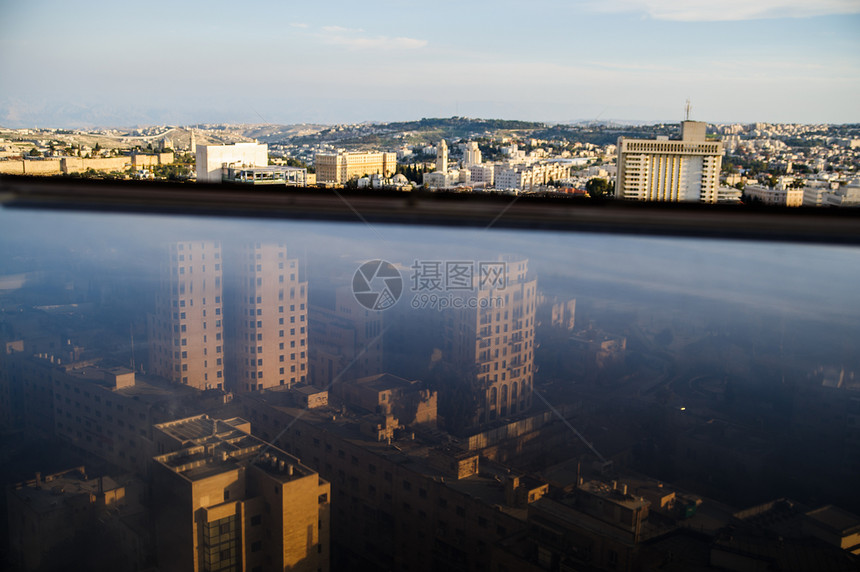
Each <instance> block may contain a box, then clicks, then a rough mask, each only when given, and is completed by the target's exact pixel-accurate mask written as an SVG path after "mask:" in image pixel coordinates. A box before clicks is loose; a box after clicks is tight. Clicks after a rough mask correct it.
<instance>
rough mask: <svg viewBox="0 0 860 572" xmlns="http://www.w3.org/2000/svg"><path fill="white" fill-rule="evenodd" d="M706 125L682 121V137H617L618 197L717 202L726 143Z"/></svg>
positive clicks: (616, 189) (616, 191)
mask: <svg viewBox="0 0 860 572" xmlns="http://www.w3.org/2000/svg"><path fill="white" fill-rule="evenodd" d="M706 129H707V124H706V123H704V122H701V121H682V122H681V139H680V141H679V140H669V139H668V138H657V139H628V138H626V137H620V138H619V139H618V176H617V178H616V182H615V196H616V197H617V198H620V199H631V200H639V201H699V202H703V203H716V202H717V200H718V195H719V193H718V190H719V185H720V165H721V163H722V156H723V146H722V143H721V142H719V141H708V140H707V138H706Z"/></svg>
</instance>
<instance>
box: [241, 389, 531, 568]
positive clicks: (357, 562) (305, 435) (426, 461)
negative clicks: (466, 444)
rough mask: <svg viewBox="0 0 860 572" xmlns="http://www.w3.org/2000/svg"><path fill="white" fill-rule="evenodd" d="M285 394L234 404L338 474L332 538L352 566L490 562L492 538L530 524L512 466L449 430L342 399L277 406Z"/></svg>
mask: <svg viewBox="0 0 860 572" xmlns="http://www.w3.org/2000/svg"><path fill="white" fill-rule="evenodd" d="M390 387H391V386H390V384H388V383H386V384H385V385H384V386H382V387H380V388H379V389H380V391H379V392H378V393H377V392H375V391H374V392H370V393H365V395H364V396H363V397H360V398H359V399H360V400H362V401H364V400H367V398H368V397H371V396H372V395H373V394H375V395H376V396H377V397H378V398H379V403H380V405H381V404H382V396H383V395H385V397H386V400H385V403H388V399H389V398H390V397H394V395H393V394H391V393H388V391H389V388H390ZM365 389H373V388H365ZM278 393H280V392H266V393H262V394H245V395H241V396H239V397H237V399H236V400H234V402H233V403H232V404H231V405H232V406H234V407H235V406H237V405H238V406H240V407H241V409H240V410H238V411H237V412H241V414H242V415H243V417H246V418H248V419H250V420H251V422H252V423H253V424H254V427H255V431H259V435H260V436H261V437H262V438H263V439H266V435H271V436H272V441H273V442H274V444H275V445H276V446H279V447H282V448H283V449H284V450H286V451H289V452H290V453H292V454H294V455H296V456H297V457H300V458H301V459H302V461H303V462H305V463H306V464H307V465H308V466H310V467H312V468H315V469H316V470H318V471H319V473H320V475H321V476H323V478H326V479H328V480H329V481H330V482H331V488H332V496H333V500H332V508H333V510H332V541H333V543H337V544H338V545H339V546H338V548H339V553H340V554H344V555H348V557H349V560H348V561H347V562H348V564H349V568H350V569H367V570H412V571H424V570H428V571H429V570H463V571H468V572H479V571H480V570H488V569H489V568H488V564H489V556H490V550H491V548H492V546H493V544H494V543H495V542H497V541H499V540H500V539H501V538H506V537H508V536H509V535H513V534H517V533H519V532H521V531H523V530H524V529H525V518H526V513H527V508H525V507H522V506H519V503H518V506H510V505H509V504H508V502H507V500H508V499H507V497H508V495H506V494H505V493H506V490H505V485H504V483H505V482H506V479H508V477H509V476H510V471H509V470H507V469H506V468H504V467H501V466H498V465H495V464H494V463H490V462H485V460H484V459H480V457H479V455H478V454H477V453H475V452H473V451H464V450H462V449H459V448H457V447H456V446H455V445H451V444H450V443H448V442H447V440H445V439H444V434H442V435H443V438H442V439H440V438H439V437H433V435H434V434H435V435H439V433H438V432H431V433H427V432H425V431H422V429H421V428H420V427H414V426H409V429H407V430H400V431H394V432H393V433H392V432H390V431H385V430H384V429H385V427H384V426H383V427H380V425H387V423H384V422H383V419H384V416H383V415H382V413H378V414H369V413H366V412H364V413H363V412H362V411H360V410H357V409H352V408H351V404H350V403H346V404H345V405H344V406H343V407H346V411H348V412H349V413H348V414H344V411H345V409H344V408H343V407H341V406H338V407H322V408H315V409H299V408H295V407H287V406H279V405H273V404H272V402H273V401H275V400H276V398H277V397H278V395H277V394H278ZM356 397H357V396H356ZM370 401H371V402H372V401H373V400H372V399H371V400H370ZM425 404H427V405H429V404H430V401H425ZM392 405H393V409H394V410H397V409H398V408H399V407H401V406H403V405H406V404H402V405H401V404H398V403H397V402H396V400H395V403H394V404H392ZM362 409H363V408H362ZM401 423H402V424H404V425H405V424H406V422H405V420H404V419H401ZM284 427H289V429H288V430H286V431H284V430H283V428H284ZM399 436H400V438H398V437H399ZM526 499H528V496H526ZM356 523H360V526H356ZM344 568H346V566H344ZM512 570H513V569H512Z"/></svg>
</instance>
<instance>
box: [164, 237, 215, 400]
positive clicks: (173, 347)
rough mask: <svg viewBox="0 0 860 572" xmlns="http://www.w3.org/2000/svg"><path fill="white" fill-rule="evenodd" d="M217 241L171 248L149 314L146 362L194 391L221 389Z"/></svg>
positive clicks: (168, 377) (185, 243) (183, 243)
mask: <svg viewBox="0 0 860 572" xmlns="http://www.w3.org/2000/svg"><path fill="white" fill-rule="evenodd" d="M221 264H222V260H221V244H220V243H218V242H208V241H201V242H179V243H176V244H172V245H171V246H170V259H169V262H168V264H167V265H165V266H164V267H163V268H162V274H161V281H160V284H159V287H158V288H157V290H156V295H155V313H153V314H150V316H149V324H148V325H149V348H150V349H149V354H150V355H149V362H150V369H151V370H152V372H153V373H155V374H156V375H159V376H161V377H163V378H165V379H169V380H170V381H172V382H174V383H182V384H184V385H190V386H191V387H195V388H197V389H212V388H218V389H222V388H223V383H224V367H223V358H224V351H223V347H224V341H223V340H222V339H221V338H222V326H221V320H222V313H221V307H222V304H221Z"/></svg>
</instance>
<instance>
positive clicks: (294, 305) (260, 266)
mask: <svg viewBox="0 0 860 572" xmlns="http://www.w3.org/2000/svg"><path fill="white" fill-rule="evenodd" d="M230 256H231V257H232V258H231V260H230V267H229V269H228V275H227V278H226V279H227V280H228V281H229V283H230V297H229V303H228V306H227V308H226V313H227V314H228V320H229V322H230V324H231V327H230V328H229V330H228V340H227V342H228V345H227V348H228V350H227V351H228V353H229V360H230V366H229V371H230V374H231V375H230V381H229V383H228V387H229V388H230V389H234V390H237V391H260V390H262V389H266V388H270V387H275V386H280V385H293V384H295V383H300V382H304V381H306V378H307V375H308V346H307V340H308V331H307V326H308V324H307V303H308V291H307V290H308V283H307V282H303V281H301V280H300V279H299V261H298V259H296V258H289V256H288V254H287V248H286V246H285V245H284V244H271V243H259V242H258V243H254V244H247V245H245V246H244V247H242V248H240V249H237V250H236V252H235V253H231V254H230Z"/></svg>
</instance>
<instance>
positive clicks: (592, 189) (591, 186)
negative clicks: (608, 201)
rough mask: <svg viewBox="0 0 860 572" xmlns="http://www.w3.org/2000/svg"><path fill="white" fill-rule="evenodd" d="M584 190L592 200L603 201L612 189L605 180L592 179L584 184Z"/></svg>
mask: <svg viewBox="0 0 860 572" xmlns="http://www.w3.org/2000/svg"><path fill="white" fill-rule="evenodd" d="M585 190H586V192H588V196H589V197H591V198H592V199H604V198H606V197H607V196H608V195H609V193H610V192H611V190H612V188H611V187H610V186H609V181H607V180H606V179H601V178H599V177H594V178H593V179H589V181H588V182H587V183H585Z"/></svg>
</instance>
